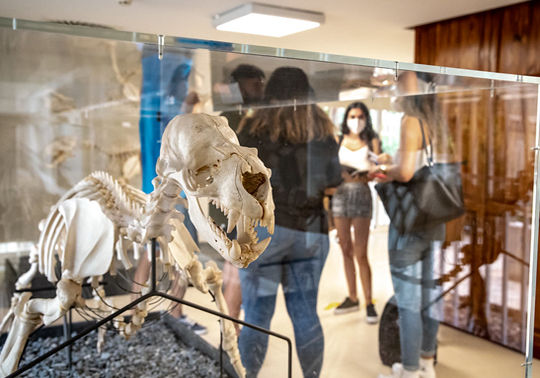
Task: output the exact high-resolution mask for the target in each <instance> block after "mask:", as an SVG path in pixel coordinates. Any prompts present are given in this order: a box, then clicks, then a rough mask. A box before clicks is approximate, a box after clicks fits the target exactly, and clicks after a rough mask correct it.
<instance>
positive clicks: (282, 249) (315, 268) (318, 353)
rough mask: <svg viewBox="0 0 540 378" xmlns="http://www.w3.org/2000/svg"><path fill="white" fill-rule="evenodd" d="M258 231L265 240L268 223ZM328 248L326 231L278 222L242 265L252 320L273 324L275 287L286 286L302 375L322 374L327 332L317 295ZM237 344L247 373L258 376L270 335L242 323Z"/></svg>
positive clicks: (244, 293)
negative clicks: (294, 227)
mask: <svg viewBox="0 0 540 378" xmlns="http://www.w3.org/2000/svg"><path fill="white" fill-rule="evenodd" d="M257 232H259V238H260V239H261V240H262V239H264V238H266V237H267V235H263V234H264V233H265V229H261V228H259V229H257ZM328 250H329V240H328V235H327V234H319V233H315V232H303V231H297V230H292V229H289V228H285V227H280V226H276V227H275V232H274V235H273V237H272V241H271V242H270V244H269V245H268V248H267V249H266V251H265V252H264V253H263V254H262V255H261V256H260V257H259V258H258V259H257V260H255V261H254V262H252V263H251V265H250V266H249V267H248V268H247V269H240V282H241V286H242V300H243V304H244V311H245V321H246V322H248V323H252V324H255V325H258V326H260V327H262V328H265V329H270V321H271V320H272V316H273V315H274V310H275V305H276V295H277V290H278V287H279V285H280V284H281V285H282V286H283V292H284V294H285V303H286V305H287V312H288V314H289V317H290V318H291V321H292V324H293V328H294V336H295V340H296V350H297V353H298V359H299V360H300V365H301V367H302V371H303V372H304V377H318V376H319V374H320V372H321V367H322V361H323V352H324V336H323V331H322V327H321V323H320V320H319V316H318V315H317V295H318V290H319V281H320V279H321V273H322V270H323V266H324V263H325V261H326V257H327V256H328ZM239 348H240V354H241V356H242V363H243V364H244V366H245V367H246V370H247V377H248V378H251V377H256V376H257V374H258V373H259V370H260V369H261V366H262V364H263V361H264V358H265V356H266V350H267V348H268V335H266V334H264V333H262V332H258V331H255V330H253V329H251V328H249V327H244V328H242V332H241V333H240V339H239ZM284 363H285V362H284Z"/></svg>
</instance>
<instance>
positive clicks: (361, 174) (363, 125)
mask: <svg viewBox="0 0 540 378" xmlns="http://www.w3.org/2000/svg"><path fill="white" fill-rule="evenodd" d="M341 128H342V132H343V137H342V140H341V143H340V149H339V160H340V163H341V166H342V176H343V179H344V182H343V184H341V185H340V186H339V187H338V189H337V191H336V193H335V194H334V196H333V197H332V215H333V216H334V222H335V225H336V228H337V232H338V237H339V244H340V245H341V250H342V252H343V263H344V267H345V277H346V279H347V287H348V290H349V296H348V297H347V298H346V299H345V300H344V301H343V302H342V303H341V304H340V305H339V306H338V307H337V308H336V309H335V310H334V313H335V314H336V315H337V314H345V313H348V312H351V311H358V310H359V309H360V301H359V298H358V292H357V287H356V274H357V273H356V272H357V270H356V266H355V264H354V260H355V259H356V262H357V263H358V269H359V273H360V279H361V282H362V288H363V290H364V297H365V300H366V312H367V316H366V321H367V322H368V323H370V324H376V323H377V312H376V311H375V307H374V305H373V302H372V297H371V295H372V290H371V268H370V266H369V261H368V255H367V247H368V238H369V225H370V222H371V212H372V198H371V191H370V189H369V187H368V185H367V183H368V181H369V179H368V177H367V172H368V170H369V169H370V167H371V165H372V164H371V162H370V160H369V155H370V152H371V153H374V154H377V155H378V154H380V153H381V143H380V140H379V138H378V136H377V133H375V131H374V130H373V127H372V124H371V117H370V116H369V110H368V108H367V107H366V105H364V104H363V103H361V102H354V103H352V104H350V105H349V106H348V107H347V110H346V112H345V117H344V119H343V123H342V125H341ZM351 226H352V229H353V230H354V235H352V233H351Z"/></svg>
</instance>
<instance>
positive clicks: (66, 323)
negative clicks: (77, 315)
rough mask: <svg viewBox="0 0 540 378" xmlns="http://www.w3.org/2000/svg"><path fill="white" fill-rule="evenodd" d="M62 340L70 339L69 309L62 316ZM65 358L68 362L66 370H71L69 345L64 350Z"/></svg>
mask: <svg viewBox="0 0 540 378" xmlns="http://www.w3.org/2000/svg"><path fill="white" fill-rule="evenodd" d="M63 328H64V340H65V341H67V340H69V338H70V337H71V309H69V312H68V313H67V314H65V315H64V327H63ZM66 356H67V360H68V368H69V370H71V368H72V363H71V361H72V360H71V345H69V346H68V348H67V349H66Z"/></svg>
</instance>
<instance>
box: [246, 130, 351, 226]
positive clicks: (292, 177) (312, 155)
mask: <svg viewBox="0 0 540 378" xmlns="http://www.w3.org/2000/svg"><path fill="white" fill-rule="evenodd" d="M246 126H247V127H245V128H244V129H243V130H242V132H241V133H240V134H239V135H238V139H239V140H240V144H241V145H243V146H247V147H255V148H257V149H258V150H259V158H260V159H261V160H262V161H263V162H264V164H265V165H266V166H267V167H268V168H270V169H271V170H272V177H271V179H270V182H271V184H272V191H273V196H274V203H275V205H276V211H275V217H276V224H277V225H279V226H283V227H287V228H291V229H295V230H299V231H311V232H318V233H324V234H325V233H328V222H327V219H326V212H325V210H324V207H323V198H324V190H325V189H327V188H333V187H336V186H338V185H339V184H340V183H341V181H342V178H341V168H340V165H339V158H338V150H339V146H338V144H337V143H336V141H335V139H334V138H333V137H331V136H330V137H328V138H326V139H324V140H320V141H317V140H314V141H311V142H308V143H300V144H291V143H287V142H284V141H282V140H278V141H276V142H272V141H270V137H269V136H268V135H262V136H256V137H254V136H251V135H249V132H248V129H249V125H246Z"/></svg>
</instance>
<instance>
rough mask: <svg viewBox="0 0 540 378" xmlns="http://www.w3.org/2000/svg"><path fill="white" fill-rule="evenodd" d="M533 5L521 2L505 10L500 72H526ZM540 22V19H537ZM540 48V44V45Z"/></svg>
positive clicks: (498, 69)
mask: <svg viewBox="0 0 540 378" xmlns="http://www.w3.org/2000/svg"><path fill="white" fill-rule="evenodd" d="M530 14H531V7H530V5H529V3H524V4H520V6H516V7H514V8H513V9H512V10H511V11H508V12H504V14H503V16H502V23H501V44H500V48H499V57H498V68H497V71H498V72H504V73H515V74H516V73H517V74H525V73H526V71H527V67H526V62H527V60H528V59H527V55H529V46H530V45H529V42H530V38H529V35H530V31H531V25H530V22H531V18H530ZM537 22H540V20H537ZM538 48H540V46H538Z"/></svg>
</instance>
